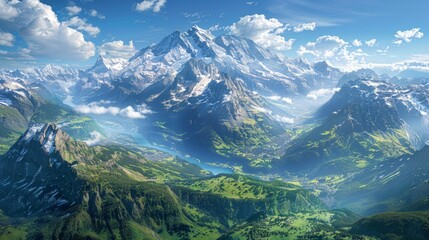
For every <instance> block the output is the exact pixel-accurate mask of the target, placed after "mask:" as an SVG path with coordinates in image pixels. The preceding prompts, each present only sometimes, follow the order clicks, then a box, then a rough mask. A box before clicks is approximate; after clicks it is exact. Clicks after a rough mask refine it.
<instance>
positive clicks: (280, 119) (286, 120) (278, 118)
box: [273, 115, 295, 124]
mask: <svg viewBox="0 0 429 240" xmlns="http://www.w3.org/2000/svg"><path fill="white" fill-rule="evenodd" d="M273 118H274V119H275V120H276V121H278V122H282V123H287V124H293V123H295V120H294V119H293V118H288V117H284V116H280V115H274V116H273Z"/></svg>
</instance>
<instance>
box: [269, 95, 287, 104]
mask: <svg viewBox="0 0 429 240" xmlns="http://www.w3.org/2000/svg"><path fill="white" fill-rule="evenodd" d="M267 98H268V99H270V100H273V101H283V102H285V103H288V104H292V99H291V98H288V97H280V96H269V97H267Z"/></svg>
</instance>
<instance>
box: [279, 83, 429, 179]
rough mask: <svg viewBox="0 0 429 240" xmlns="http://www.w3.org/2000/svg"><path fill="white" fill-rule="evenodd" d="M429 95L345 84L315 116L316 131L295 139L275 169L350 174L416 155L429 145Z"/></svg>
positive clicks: (421, 89) (422, 88) (418, 89)
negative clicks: (387, 161) (415, 151)
mask: <svg viewBox="0 0 429 240" xmlns="http://www.w3.org/2000/svg"><path fill="white" fill-rule="evenodd" d="M427 89H428V86H427V85H426V84H421V85H411V86H408V87H400V86H397V85H393V84H389V83H386V82H382V81H370V80H355V81H351V82H348V83H347V84H345V85H344V86H343V87H342V88H341V90H340V91H339V92H338V93H336V94H335V95H334V96H333V97H332V99H331V100H330V101H328V102H327V103H326V104H325V105H323V106H322V107H321V108H320V109H319V110H318V112H317V113H316V117H317V118H318V119H320V125H319V126H317V127H315V128H314V129H313V130H311V131H310V132H309V133H308V134H304V135H303V136H301V137H300V138H298V139H296V140H295V141H294V142H293V143H292V144H291V146H290V147H289V148H288V149H287V150H286V154H285V156H284V157H283V160H281V161H279V162H278V164H280V165H282V166H283V167H284V169H287V170H291V171H301V170H305V169H307V170H310V172H311V173H312V174H318V175H323V174H329V173H344V172H349V171H350V172H354V171H357V170H360V167H359V166H361V165H359V162H361V163H362V161H364V162H365V166H371V165H372V164H376V163H378V162H380V161H382V160H385V159H389V158H394V157H398V156H401V155H402V154H408V153H411V152H412V151H414V149H420V148H421V147H422V146H424V145H425V142H426V141H427V140H428V135H427V132H428V129H429V128H428V124H427V123H428V117H427V111H428V107H429V105H428V104H427V98H428V96H429V95H428V94H427ZM311 169H312V170H311Z"/></svg>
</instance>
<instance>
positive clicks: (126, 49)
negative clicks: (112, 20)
mask: <svg viewBox="0 0 429 240" xmlns="http://www.w3.org/2000/svg"><path fill="white" fill-rule="evenodd" d="M99 50H100V55H101V56H103V57H107V58H122V59H129V58H131V57H132V56H134V54H135V53H136V52H137V50H136V49H135V48H134V44H133V41H130V42H129V43H128V45H126V44H124V42H123V41H113V42H106V43H103V44H102V45H101V46H100V48H99Z"/></svg>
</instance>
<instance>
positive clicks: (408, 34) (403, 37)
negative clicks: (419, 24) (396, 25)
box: [393, 28, 424, 45]
mask: <svg viewBox="0 0 429 240" xmlns="http://www.w3.org/2000/svg"><path fill="white" fill-rule="evenodd" d="M423 36H424V34H423V33H422V32H420V28H413V29H410V30H405V31H397V32H396V34H395V38H396V40H395V41H394V42H393V43H395V44H398V45H401V44H402V43H404V42H406V43H409V42H411V40H412V39H413V38H422V37H423Z"/></svg>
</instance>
